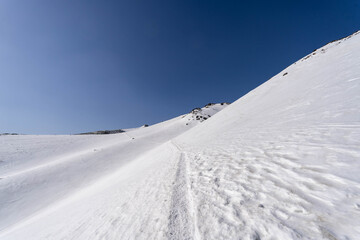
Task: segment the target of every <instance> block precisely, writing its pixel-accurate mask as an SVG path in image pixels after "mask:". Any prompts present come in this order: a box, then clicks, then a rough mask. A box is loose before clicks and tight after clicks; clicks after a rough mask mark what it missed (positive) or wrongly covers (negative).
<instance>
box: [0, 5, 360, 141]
mask: <svg viewBox="0 0 360 240" xmlns="http://www.w3.org/2000/svg"><path fill="white" fill-rule="evenodd" d="M359 29H360V1H358V0H338V1H334V0H326V1H322V0H312V1H307V0H302V1H292V0H287V1H211V0H208V1H187V0H178V1H172V0H164V1H156V0H154V1H149V0H143V1H140V0H129V1H120V0H117V1H115V0H114V1H110V0H102V1H100V0H96V1H95V0H51V1H49V0H31V1H29V0H1V2H0V132H17V133H25V134H68V133H79V132H84V131H94V130H102V129H118V128H130V127H137V126H140V125H143V124H154V123H157V122H160V121H163V120H167V119H170V118H172V117H175V116H178V115H181V114H184V113H187V112H189V111H190V110H191V109H192V108H195V107H201V106H203V105H205V104H207V103H209V102H233V101H235V100H237V99H238V98H240V97H241V96H243V95H244V94H246V93H247V92H249V91H250V90H252V89H253V88H255V87H257V86H258V85H260V84H261V83H263V82H265V81H266V80H268V79H269V78H270V77H272V76H273V75H275V74H277V73H278V72H280V71H281V70H282V69H284V68H285V67H287V66H288V65H290V64H292V63H293V62H294V61H296V60H298V59H299V58H301V57H303V56H304V55H306V54H308V53H310V52H311V51H312V50H314V49H316V48H319V47H321V46H322V45H325V44H326V43H327V42H329V41H331V40H335V39H338V38H341V37H345V36H347V35H349V34H351V33H353V32H355V31H357V30H359Z"/></svg>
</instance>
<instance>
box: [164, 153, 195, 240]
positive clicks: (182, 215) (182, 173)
mask: <svg viewBox="0 0 360 240" xmlns="http://www.w3.org/2000/svg"><path fill="white" fill-rule="evenodd" d="M187 174H188V173H187V163H186V160H185V157H184V154H183V153H180V157H179V162H178V167H177V172H176V177H175V181H174V183H173V185H174V187H173V192H172V198H171V208H170V217H169V236H168V237H169V239H174V240H180V239H184V240H191V239H194V237H193V236H194V229H193V226H194V224H193V221H192V216H191V213H190V196H189V194H190V193H189V185H188V180H187V178H188V177H187Z"/></svg>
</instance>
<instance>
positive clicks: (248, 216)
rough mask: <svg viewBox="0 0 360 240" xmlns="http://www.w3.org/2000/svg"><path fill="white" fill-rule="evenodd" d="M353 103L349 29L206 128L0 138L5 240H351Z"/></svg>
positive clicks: (357, 42)
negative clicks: (346, 34) (343, 36)
mask: <svg viewBox="0 0 360 240" xmlns="http://www.w3.org/2000/svg"><path fill="white" fill-rule="evenodd" d="M285 73H286V74H285ZM221 106H222V105H220V104H216V105H215V106H210V108H211V109H216V111H215V110H214V112H212V111H213V110H206V109H205V108H203V110H202V111H201V112H202V113H201V114H202V116H206V114H207V113H208V112H211V114H214V113H215V112H217V111H219V110H221V109H222V108H223V107H225V106H226V105H224V106H223V107H221ZM359 106H360V34H357V33H355V34H353V35H351V36H350V37H348V38H345V39H342V40H339V41H336V42H333V43H330V44H328V45H326V46H324V47H323V48H320V49H318V50H317V51H315V52H313V53H311V54H310V55H308V56H306V57H304V58H303V59H301V60H299V61H298V62H296V63H294V64H293V65H291V66H289V67H288V68H286V69H285V70H283V71H282V72H281V73H279V74H278V75H276V76H275V77H273V78H272V79H270V80H269V81H267V82H266V83H264V84H263V85H261V86H259V87H258V88H256V89H255V90H253V91H251V92H250V93H248V94H247V95H245V96H244V97H242V98H240V99H239V100H237V101H236V102H235V103H233V104H231V105H229V106H228V107H226V108H225V109H224V110H221V112H219V113H217V114H215V115H214V116H213V117H211V118H210V119H207V120H206V121H204V122H201V121H200V119H199V118H198V120H199V121H197V120H196V116H195V117H194V114H193V113H191V114H188V115H183V116H180V117H177V118H174V119H171V120H169V121H166V122H162V123H159V124H157V125H154V126H150V127H146V128H138V129H132V130H131V131H127V132H125V133H120V134H113V135H90V136H86V135H81V136H76V135H74V136H0V178H1V179H0V239H254V240H260V239H329V240H335V239H338V240H340V239H342V240H348V239H354V240H356V239H360V107H359ZM196 114H198V113H196Z"/></svg>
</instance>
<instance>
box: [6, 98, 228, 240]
mask: <svg viewBox="0 0 360 240" xmlns="http://www.w3.org/2000/svg"><path fill="white" fill-rule="evenodd" d="M226 106H227V105H221V104H215V105H213V106H210V107H209V106H208V107H204V108H203V110H204V111H211V112H208V114H209V115H214V114H215V113H217V112H218V111H220V110H221V109H223V108H225V107H226ZM192 116H193V113H189V114H185V115H183V116H180V117H177V118H174V119H171V120H168V121H165V122H161V123H159V124H156V125H153V126H150V127H146V128H143V127H140V128H134V129H126V130H125V132H123V133H119V134H114V135H97V136H94V135H89V136H85V135H72V136H69V135H68V136H26V135H19V136H1V137H0V230H4V229H5V228H7V227H9V226H12V225H14V224H15V223H17V222H19V221H23V220H24V219H26V218H31V217H32V216H33V215H34V214H36V213H37V212H38V211H40V210H42V209H44V208H46V207H47V206H50V205H51V204H53V203H54V202H59V201H60V202H61V201H62V200H63V199H64V198H66V197H68V196H69V195H71V194H72V193H74V192H77V191H79V190H81V189H83V188H84V187H86V186H89V185H91V184H93V183H95V182H96V181H97V180H98V179H100V178H102V177H104V176H107V175H109V174H111V173H112V172H114V171H115V170H117V169H118V168H121V167H123V166H124V165H126V164H128V163H129V162H131V161H133V160H134V159H136V158H138V157H140V156H142V155H143V154H145V153H146V152H147V151H150V150H152V149H154V148H156V147H158V146H160V145H161V144H163V143H165V142H167V141H168V140H170V139H172V138H174V137H176V136H178V135H179V134H181V133H183V132H185V131H187V130H189V129H190V128H192V127H194V126H196V125H197V124H199V123H200V121H196V120H192V121H190V122H189V120H188V118H192ZM189 123H190V124H189ZM0 239H1V238H0Z"/></svg>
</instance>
